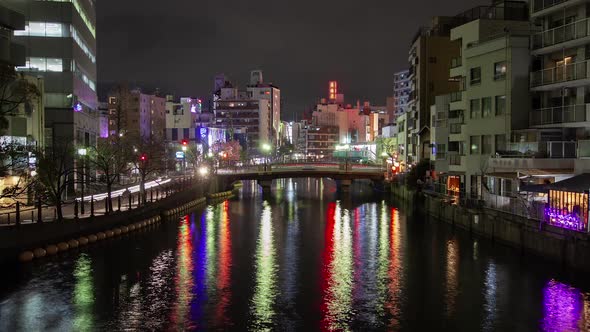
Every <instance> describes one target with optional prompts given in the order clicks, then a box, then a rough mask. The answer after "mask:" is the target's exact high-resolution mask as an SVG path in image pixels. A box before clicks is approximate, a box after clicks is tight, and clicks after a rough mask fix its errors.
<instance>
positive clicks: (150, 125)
mask: <svg viewBox="0 0 590 332" xmlns="http://www.w3.org/2000/svg"><path fill="white" fill-rule="evenodd" d="M108 107H109V134H110V136H119V137H126V138H127V139H128V140H130V141H132V142H139V141H144V142H148V141H151V142H159V143H161V142H164V137H165V136H164V135H165V129H166V99H165V98H163V97H159V96H156V95H150V94H144V93H142V92H141V91H139V90H131V91H129V90H127V89H125V88H118V89H116V90H114V91H113V92H111V93H110V94H109V97H108Z"/></svg>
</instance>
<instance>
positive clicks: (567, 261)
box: [392, 186, 590, 272]
mask: <svg viewBox="0 0 590 332" xmlns="http://www.w3.org/2000/svg"><path fill="white" fill-rule="evenodd" d="M392 192H393V193H394V196H395V197H396V198H397V199H403V200H405V201H406V202H408V205H409V206H414V205H416V204H418V205H420V206H419V208H421V209H423V211H425V213H427V214H428V215H429V216H431V217H433V219H434V220H435V221H444V222H447V223H449V224H452V225H454V226H455V227H457V228H460V229H463V230H465V231H467V232H470V233H472V234H475V235H477V236H481V237H484V238H488V239H491V240H492V241H497V242H499V243H503V244H506V245H508V246H511V247H514V248H516V249H517V250H519V251H521V252H525V253H526V252H528V253H532V254H535V255H538V256H541V257H544V258H547V259H550V260H552V261H555V262H558V263H562V264H564V265H565V266H566V267H568V268H573V269H577V270H583V271H586V272H590V237H589V236H588V234H585V233H580V232H574V231H569V230H566V229H562V228H558V227H554V226H551V225H549V224H546V223H541V222H540V221H538V220H533V219H527V218H524V217H520V216H516V215H512V214H509V213H505V212H502V211H497V210H492V209H487V208H482V209H468V208H465V207H460V206H457V205H451V204H449V203H448V202H445V201H443V200H441V199H439V198H437V197H433V196H428V195H422V194H419V195H416V194H415V192H413V191H410V190H407V189H406V188H404V187H401V186H400V187H394V189H392Z"/></svg>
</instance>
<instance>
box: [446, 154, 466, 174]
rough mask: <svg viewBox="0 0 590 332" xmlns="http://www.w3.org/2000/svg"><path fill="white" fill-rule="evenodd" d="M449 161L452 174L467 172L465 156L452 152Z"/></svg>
mask: <svg viewBox="0 0 590 332" xmlns="http://www.w3.org/2000/svg"><path fill="white" fill-rule="evenodd" d="M447 160H448V162H449V171H451V172H464V171H465V156H463V155H461V154H458V153H457V152H451V151H449V153H448V154H447Z"/></svg>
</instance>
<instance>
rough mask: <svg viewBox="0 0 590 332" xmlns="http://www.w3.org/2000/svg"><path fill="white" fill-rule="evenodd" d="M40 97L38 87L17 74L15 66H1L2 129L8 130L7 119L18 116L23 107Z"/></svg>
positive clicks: (0, 107)
mask: <svg viewBox="0 0 590 332" xmlns="http://www.w3.org/2000/svg"><path fill="white" fill-rule="evenodd" d="M40 96H41V93H40V92H39V89H37V86H35V85H34V84H32V83H30V82H29V81H27V79H26V78H25V77H24V75H22V74H20V73H17V72H16V71H15V70H14V67H13V66H9V65H6V64H0V129H2V130H4V129H6V128H7V125H8V120H7V119H6V117H8V116H13V115H16V114H17V113H18V112H19V109H20V107H21V106H22V105H24V104H27V103H28V102H30V101H31V100H32V99H34V98H38V97H40Z"/></svg>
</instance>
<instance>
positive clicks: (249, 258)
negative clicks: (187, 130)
mask: <svg viewBox="0 0 590 332" xmlns="http://www.w3.org/2000/svg"><path fill="white" fill-rule="evenodd" d="M308 182H310V181H308V180H300V183H308ZM297 183H298V182H297V181H292V180H286V181H284V182H282V183H279V185H278V186H277V188H278V189H277V190H282V191H283V194H282V196H281V195H279V196H272V198H270V199H269V200H264V199H262V198H261V197H260V196H259V195H254V196H255V197H254V198H243V199H241V200H233V201H225V202H223V203H221V204H216V205H212V206H209V207H207V208H205V209H204V210H203V211H198V212H196V213H194V214H190V215H189V216H187V217H184V218H181V219H179V220H178V221H177V222H174V221H172V222H168V223H166V224H163V225H161V226H160V227H159V228H156V229H155V230H154V231H146V232H141V233H137V235H134V236H128V237H126V238H124V239H117V240H114V241H105V242H102V243H98V244H95V245H93V246H86V247H84V248H81V249H80V250H79V252H76V251H73V250H72V251H70V252H68V254H67V255H63V256H60V257H54V258H49V259H47V260H36V261H35V262H33V263H32V264H30V265H26V266H25V267H23V272H22V275H18V276H16V275H15V276H14V277H13V278H12V279H11V280H19V282H18V283H17V282H10V281H9V282H7V283H5V284H4V285H6V286H5V287H3V288H1V289H0V331H41V330H57V331H72V330H74V331H84V330H96V331H111V330H112V331H119V330H139V331H167V330H231V329H235V330H243V329H248V328H249V329H251V330H271V329H272V330H279V331H283V330H314V329H318V328H321V329H323V330H360V331H363V330H390V331H398V330H409V331H413V330H439V329H444V330H452V329H464V330H493V331H497V330H500V331H504V330H507V331H508V330H519V331H520V330H529V329H530V330H546V331H578V330H590V326H588V322H590V301H589V300H588V295H587V293H584V291H585V289H587V284H586V283H585V280H584V276H583V275H579V276H580V277H577V279H575V280H568V282H567V283H566V282H565V281H561V282H558V281H556V280H555V279H554V278H557V277H560V278H563V276H558V275H557V276H556V273H555V272H553V271H551V269H550V268H547V266H550V267H551V265H550V264H547V263H546V262H544V264H538V265H535V263H534V262H535V260H534V259H533V258H530V259H527V261H526V264H523V263H522V259H521V258H520V257H516V256H518V255H512V254H511V253H513V252H512V251H511V249H507V248H503V247H501V246H500V245H498V246H491V245H490V244H489V242H488V241H487V240H481V239H480V240H479V241H475V240H474V238H473V237H470V236H469V235H467V234H464V233H462V232H460V231H453V230H452V228H451V227H447V226H445V225H443V224H441V225H436V226H435V227H432V225H430V222H429V221H426V220H423V219H420V218H417V217H414V216H410V217H406V215H404V212H403V210H401V211H400V210H397V209H396V208H395V207H393V205H392V204H390V203H389V202H387V201H378V202H375V201H374V200H371V201H363V202H358V201H355V200H354V199H350V198H346V197H343V198H342V200H338V201H332V199H330V198H329V194H328V193H329V190H327V187H326V188H324V190H325V191H326V192H325V193H320V192H319V190H320V189H321V186H322V185H321V183H320V182H319V181H316V182H314V183H313V184H312V186H314V188H315V189H314V190H317V191H318V192H316V194H317V195H322V194H323V195H324V197H325V201H324V202H321V201H319V200H318V199H307V198H302V197H301V196H300V195H299V192H298V190H299V189H298V187H301V186H305V184H304V185H298V184H297ZM329 185H330V182H329V181H328V182H326V186H329ZM308 194H309V193H308ZM310 195H311V194H310ZM433 233H434V234H435V235H436V236H432V234H433ZM465 248H466V249H465ZM439 249H442V250H439ZM471 250H473V251H471ZM432 254H434V255H436V256H428V255H432ZM58 258H59V259H60V261H59V263H56V261H57V259H58ZM70 258H71V259H70ZM439 262H440V263H439ZM433 266H435V267H440V268H441V269H442V270H441V271H440V273H438V272H439V271H437V270H433ZM555 270H557V268H556V269H555ZM2 271H3V273H10V271H11V270H9V269H3V270H2ZM552 278H553V279H552ZM547 280H550V281H547ZM572 285H575V287H573V286H572ZM459 290H460V292H459ZM431 321H432V322H431ZM433 322H435V323H433Z"/></svg>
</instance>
